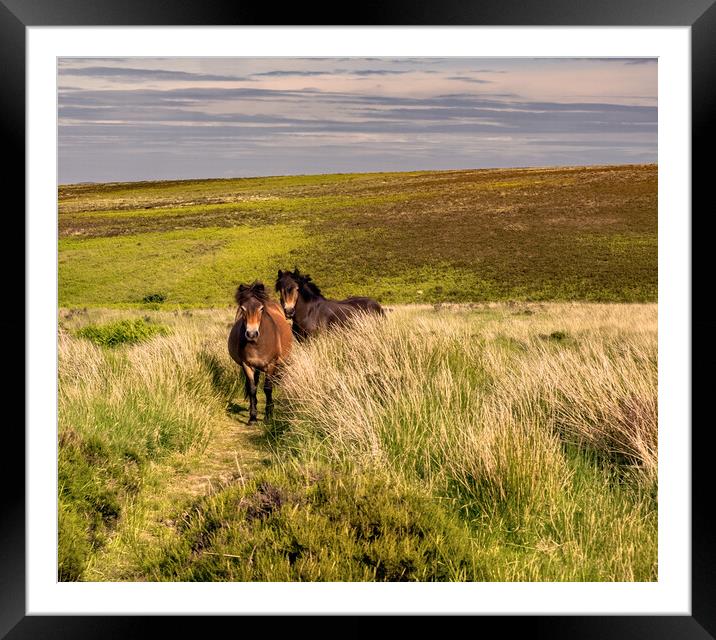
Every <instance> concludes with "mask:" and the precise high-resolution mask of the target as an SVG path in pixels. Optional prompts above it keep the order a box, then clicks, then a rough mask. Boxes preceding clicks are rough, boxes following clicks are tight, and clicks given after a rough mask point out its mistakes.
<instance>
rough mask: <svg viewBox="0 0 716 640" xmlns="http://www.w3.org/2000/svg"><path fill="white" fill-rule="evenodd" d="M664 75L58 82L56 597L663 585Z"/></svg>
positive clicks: (100, 66)
mask: <svg viewBox="0 0 716 640" xmlns="http://www.w3.org/2000/svg"><path fill="white" fill-rule="evenodd" d="M68 50H69V49H68ZM660 64H661V62H660V60H659V59H658V58H657V57H457V56H444V57H428V56H423V57H414V56H408V55H405V56H375V57H356V56H346V57H343V56H335V57H311V56H307V57H298V56H294V57H279V56H274V57H259V56H254V57H252V56H236V57H219V56H207V57H172V56H163V57H146V56H141V57H140V56H136V57H72V56H58V57H57V58H56V61H55V65H56V78H57V92H56V100H57V109H56V115H57V122H56V131H57V149H56V150H57V192H56V206H57V229H56V231H57V247H56V249H57V265H56V266H57V308H56V316H57V318H56V319H57V335H56V340H57V354H56V355H57V431H56V443H57V459H56V465H57V496H56V497H57V527H58V538H57V548H56V552H57V566H56V575H57V580H58V581H59V582H60V583H64V582H109V583H116V582H237V583H246V582H263V583H284V582H285V583H295V582H422V583H426V582H430V583H432V582H459V583H517V582H532V583H555V582H560V583H564V582H578V583H595V582H599V583H604V582H608V583H657V582H658V581H659V577H660V566H659V527H658V515H659V510H658V495H659V482H658V478H659V473H658V472H659V464H658V457H659V455H658V454H659V440H660V438H659V402H658V400H659V394H658V391H659V389H658V381H659V352H658V346H659V340H658V337H659V336H658V331H657V320H658V319H659V314H658V311H659V309H658V297H659V286H658V285H659V275H660V274H659V268H658V267H659V242H658V241H659V234H658V226H659V225H658V223H659V220H660V218H659V195H660V191H659V188H660V185H659V181H658V180H657V174H658V169H659V165H658V150H659V149H658V146H659V144H658V143H659V104H658V82H657V80H658V75H659V70H660ZM53 91H54V89H53ZM662 168H663V167H662ZM53 224H54V222H53ZM53 261H54V258H53ZM53 367H54V365H53ZM687 427H688V425H683V429H686V428H687ZM662 462H663V461H662Z"/></svg>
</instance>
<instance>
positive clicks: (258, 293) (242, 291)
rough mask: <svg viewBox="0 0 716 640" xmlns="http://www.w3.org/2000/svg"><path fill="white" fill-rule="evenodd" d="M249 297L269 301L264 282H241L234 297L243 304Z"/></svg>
mask: <svg viewBox="0 0 716 640" xmlns="http://www.w3.org/2000/svg"><path fill="white" fill-rule="evenodd" d="M249 298H256V299H257V300H261V302H267V301H268V299H269V297H268V293H266V287H264V283H263V282H258V281H254V282H252V283H251V284H240V285H239V288H238V289H237V290H236V295H235V296H234V299H235V300H236V302H237V303H238V304H240V305H241V304H243V303H244V302H246V301H247V300H248V299H249Z"/></svg>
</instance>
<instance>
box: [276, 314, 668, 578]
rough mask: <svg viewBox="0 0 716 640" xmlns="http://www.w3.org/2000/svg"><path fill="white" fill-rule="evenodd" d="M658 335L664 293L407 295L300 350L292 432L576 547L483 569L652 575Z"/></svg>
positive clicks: (302, 448) (489, 517)
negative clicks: (449, 301) (604, 296)
mask: <svg viewBox="0 0 716 640" xmlns="http://www.w3.org/2000/svg"><path fill="white" fill-rule="evenodd" d="M656 350H657V340H656V305H591V304H574V305H571V304H544V305H522V306H519V305H518V306H514V305H513V306H509V305H508V306H505V305H484V306H482V307H479V308H474V309H469V308H465V307H453V308H448V307H445V306H442V307H441V306H438V307H435V308H433V307H423V308H416V307H403V308H397V309H396V310H395V311H394V312H393V313H391V314H390V315H389V317H388V319H387V320H379V319H374V318H370V317H364V318H361V319H360V321H359V322H357V323H356V324H355V325H354V326H352V327H349V328H346V329H344V330H341V331H337V332H335V333H333V334H331V335H324V336H321V337H319V338H318V339H316V340H313V341H311V342H310V343H307V344H305V345H301V346H300V347H299V348H297V349H296V350H295V352H294V355H293V358H292V362H291V367H290V368H289V370H288V372H287V374H286V376H285V378H284V380H283V381H282V394H283V398H284V402H283V404H282V406H283V408H284V421H285V433H284V444H285V446H288V447H292V448H293V450H294V452H295V453H296V455H298V456H299V457H301V458H303V459H312V460H330V461H332V463H334V464H342V465H348V466H349V467H352V468H354V469H382V470H386V471H388V472H390V473H391V474H392V475H393V477H394V478H395V482H396V483H401V482H404V483H406V484H408V485H410V484H416V483H417V484H420V485H421V486H423V487H426V488H427V489H428V490H429V491H431V492H432V493H433V494H434V495H435V496H437V497H439V498H441V499H448V500H452V501H453V503H454V505H455V507H456V508H457V509H459V510H460V511H461V512H462V513H463V514H464V515H465V517H466V518H467V519H468V520H470V521H472V522H473V523H474V524H475V525H476V526H477V527H478V531H479V533H478V534H476V535H477V537H478V539H480V540H481V544H483V545H484V547H485V549H488V548H492V549H493V552H494V553H495V554H498V555H499V554H500V553H501V551H500V550H504V549H505V548H506V545H517V546H520V547H524V548H534V549H543V550H544V549H552V550H553V551H554V550H559V552H560V553H561V554H565V553H567V554H568V559H564V558H563V561H562V562H563V564H562V565H561V566H560V565H559V564H554V562H552V564H550V565H549V566H550V569H549V570H547V569H546V568H545V566H544V565H543V564H541V563H540V564H537V565H534V566H533V567H532V569H531V570H527V569H526V566H529V563H526V565H525V566H520V568H519V569H515V567H514V563H513V564H512V567H513V569H515V570H514V571H513V570H511V569H509V568H508V567H507V566H503V567H502V568H497V566H496V565H497V563H495V562H493V563H492V564H493V569H494V570H493V571H492V572H488V573H489V574H490V576H491V577H490V578H486V579H546V578H545V577H544V576H545V575H553V576H554V579H626V580H633V579H655V575H656V555H655V551H656V471H657V425H658V420H657V352H656ZM517 531H519V532H520V534H519V535H518V536H517V540H515V539H514V535H513V534H514V533H515V532H517ZM567 550H569V551H567ZM538 555H539V554H538ZM547 555H548V556H549V555H550V554H547ZM540 557H541V556H540ZM542 560H545V558H542ZM545 562H546V560H545ZM600 563H601V564H600ZM507 564H508V565H509V564H510V563H507ZM518 564H519V563H518ZM580 564H581V568H580ZM600 567H601V568H600ZM539 576H542V577H539ZM604 576H613V577H612V578H605V577H604Z"/></svg>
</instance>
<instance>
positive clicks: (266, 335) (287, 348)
mask: <svg viewBox="0 0 716 640" xmlns="http://www.w3.org/2000/svg"><path fill="white" fill-rule="evenodd" d="M236 303H237V304H238V305H239V308H238V309H237V311H236V317H235V319H234V326H233V327H232V328H231V332H230V333H229V355H230V356H231V357H232V358H233V360H234V361H235V362H237V363H238V364H239V365H240V366H241V368H242V369H243V370H244V375H245V376H246V386H245V390H246V396H247V397H248V399H249V422H254V421H255V420H256V390H257V388H258V385H259V375H260V373H261V372H263V373H264V374H265V375H264V393H265V394H266V418H269V417H270V415H271V410H272V408H273V398H272V393H273V383H274V381H275V380H276V377H277V375H278V374H279V373H280V369H281V365H282V364H283V363H284V362H285V360H286V358H287V357H288V355H289V353H290V352H291V346H292V344H293V335H292V333H291V326H290V325H289V323H288V321H287V320H286V318H285V317H284V314H283V311H282V309H281V307H280V306H279V304H278V303H277V302H275V301H273V300H271V299H270V298H269V297H268V294H267V293H266V289H265V287H264V285H263V283H261V282H254V283H253V284H250V285H248V284H242V285H240V286H239V288H238V289H237V290H236Z"/></svg>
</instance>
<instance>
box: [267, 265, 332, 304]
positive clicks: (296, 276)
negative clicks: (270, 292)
mask: <svg viewBox="0 0 716 640" xmlns="http://www.w3.org/2000/svg"><path fill="white" fill-rule="evenodd" d="M287 278H290V279H292V280H294V281H295V282H296V283H297V284H298V289H299V291H300V292H301V294H302V295H303V296H304V297H309V298H310V297H312V296H316V297H321V298H322V297H323V294H322V293H321V290H320V289H319V288H318V285H317V284H316V283H315V282H313V280H312V279H311V276H309V275H308V274H307V273H301V272H300V271H299V270H298V267H294V269H293V271H283V272H282V273H281V275H280V276H279V277H278V280H276V291H279V290H280V289H281V288H282V285H283V284H284V282H285V280H286V279H287ZM306 294H308V295H307V296H306Z"/></svg>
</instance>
